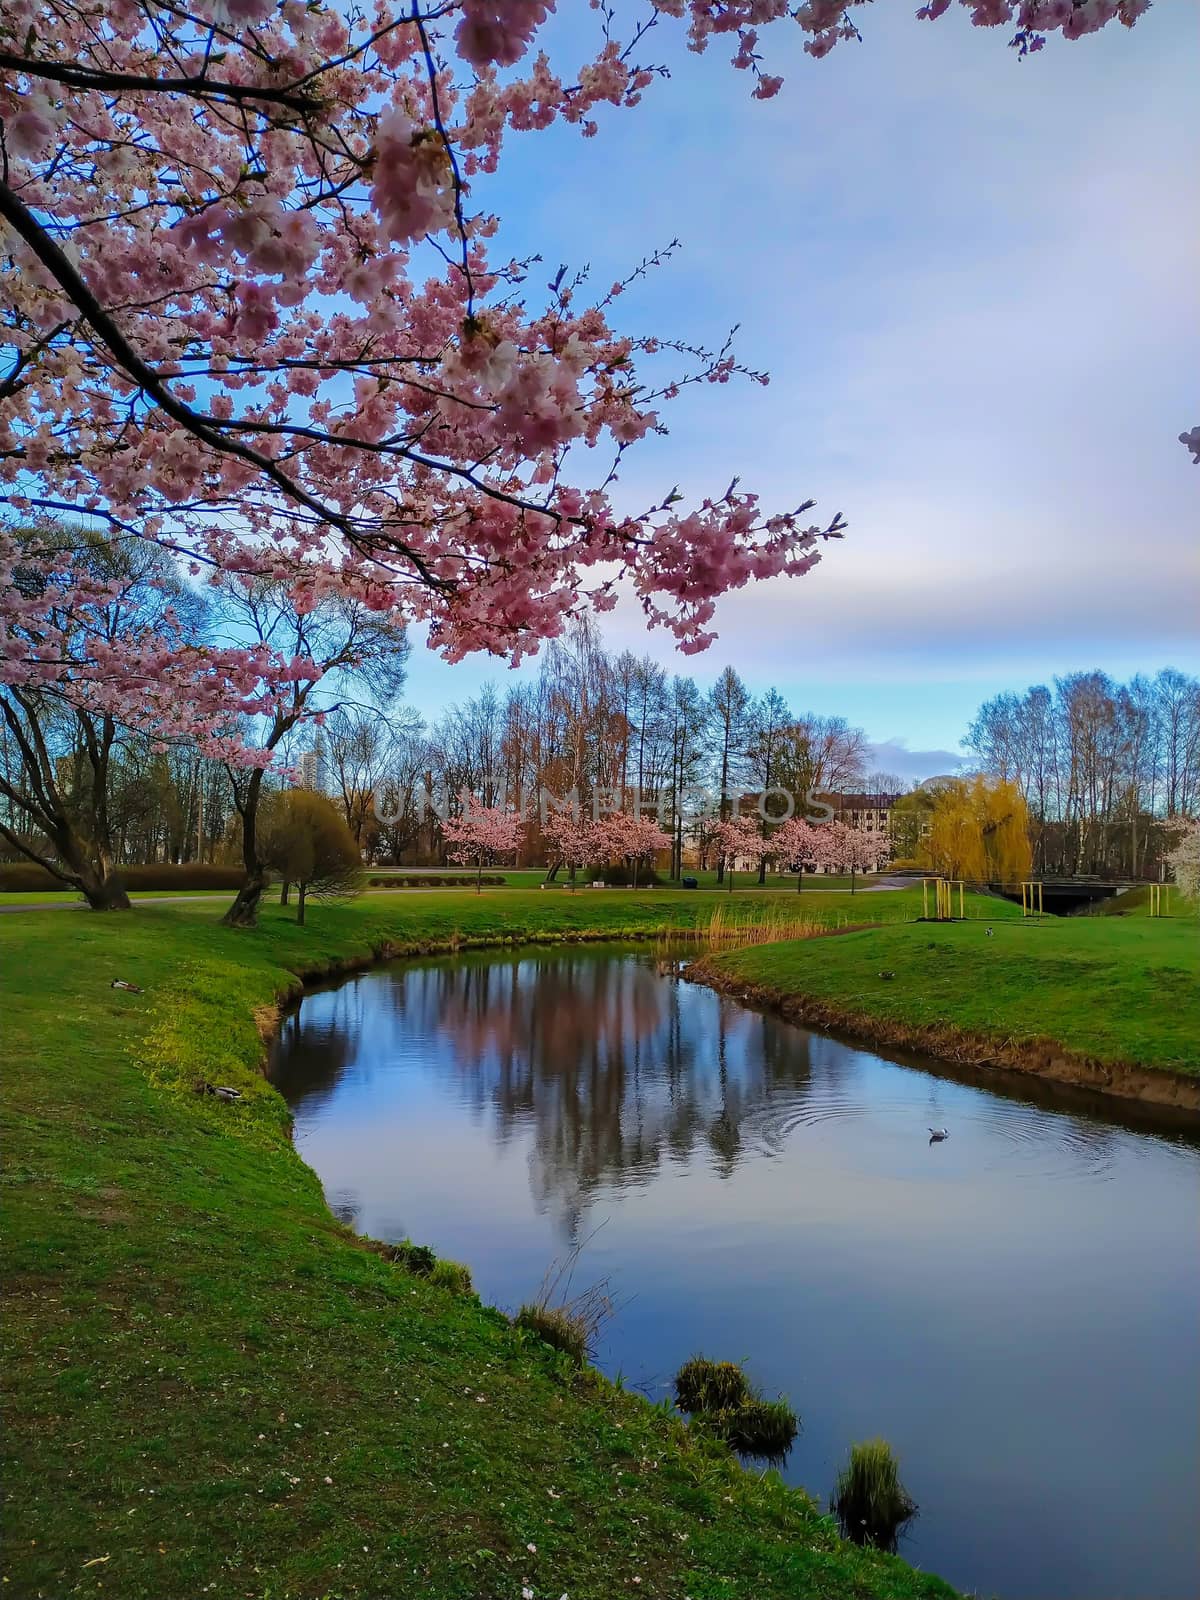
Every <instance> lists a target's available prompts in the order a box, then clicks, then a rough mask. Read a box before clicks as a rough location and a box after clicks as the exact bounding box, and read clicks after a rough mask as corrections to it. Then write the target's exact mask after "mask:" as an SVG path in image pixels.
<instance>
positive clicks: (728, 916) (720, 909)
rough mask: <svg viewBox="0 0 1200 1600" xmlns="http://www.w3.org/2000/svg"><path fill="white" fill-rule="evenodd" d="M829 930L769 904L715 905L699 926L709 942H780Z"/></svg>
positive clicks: (810, 936)
mask: <svg viewBox="0 0 1200 1600" xmlns="http://www.w3.org/2000/svg"><path fill="white" fill-rule="evenodd" d="M827 931H828V929H827V927H826V925H825V924H824V923H822V922H814V921H813V919H812V918H811V917H801V916H797V915H796V914H795V913H794V912H788V911H787V910H785V909H784V908H783V907H781V906H778V905H776V904H774V903H772V904H770V905H748V906H747V905H744V906H733V907H729V906H715V907H714V908H713V911H712V913H711V914H710V916H709V918H708V921H707V922H705V923H702V924H701V925H700V927H699V929H698V932H699V934H700V937H701V938H702V939H704V941H705V942H706V943H709V944H739V945H745V944H779V943H781V942H782V941H783V940H785V939H813V938H816V937H817V935H819V934H822V933H826V932H827Z"/></svg>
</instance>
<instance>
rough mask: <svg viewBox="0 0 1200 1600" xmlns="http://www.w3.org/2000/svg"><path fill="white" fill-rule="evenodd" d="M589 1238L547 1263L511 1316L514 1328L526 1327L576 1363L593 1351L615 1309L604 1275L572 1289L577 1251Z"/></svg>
mask: <svg viewBox="0 0 1200 1600" xmlns="http://www.w3.org/2000/svg"><path fill="white" fill-rule="evenodd" d="M591 1237H592V1236H591V1235H590V1234H589V1235H588V1238H587V1239H583V1240H581V1241H580V1242H579V1243H578V1244H577V1245H574V1246H573V1247H572V1249H571V1250H569V1251H568V1252H567V1254H566V1255H565V1256H564V1257H563V1259H562V1260H561V1261H552V1262H551V1263H550V1266H549V1267H548V1268H547V1269H546V1276H545V1277H544V1278H543V1279H542V1283H541V1287H540V1289H539V1290H538V1292H537V1295H536V1296H535V1298H534V1299H533V1300H531V1301H528V1302H527V1303H526V1304H525V1305H523V1306H522V1307H521V1309H520V1310H519V1311H518V1312H517V1315H516V1316H515V1317H514V1319H513V1321H514V1322H515V1324H516V1326H517V1327H518V1328H528V1329H529V1330H530V1331H531V1332H533V1333H536V1334H537V1335H538V1337H539V1338H540V1339H544V1340H545V1342H546V1343H547V1344H549V1345H553V1347H554V1348H555V1349H556V1350H563V1351H565V1352H566V1354H567V1355H569V1356H571V1358H572V1359H573V1360H575V1361H577V1362H579V1363H580V1364H582V1363H583V1361H584V1360H585V1358H586V1357H588V1356H591V1355H592V1354H593V1353H594V1352H595V1349H596V1341H597V1340H598V1339H599V1337H600V1330H601V1328H602V1327H603V1326H604V1324H605V1323H606V1322H607V1321H608V1320H609V1318H610V1317H612V1316H613V1315H614V1313H615V1312H616V1303H615V1302H614V1300H613V1297H612V1294H611V1292H610V1289H609V1280H608V1279H607V1278H601V1279H600V1280H599V1281H598V1282H596V1283H593V1284H589V1285H588V1287H587V1288H586V1289H583V1290H581V1291H580V1292H579V1293H573V1292H572V1284H573V1281H574V1277H575V1269H576V1268H577V1267H578V1265H579V1257H580V1254H581V1252H582V1251H583V1249H584V1247H585V1245H587V1243H588V1242H589V1240H590V1238H591Z"/></svg>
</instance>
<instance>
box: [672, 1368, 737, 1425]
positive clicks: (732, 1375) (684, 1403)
mask: <svg viewBox="0 0 1200 1600" xmlns="http://www.w3.org/2000/svg"><path fill="white" fill-rule="evenodd" d="M749 1399H750V1384H749V1382H748V1380H747V1378H746V1374H745V1373H744V1372H743V1371H742V1369H741V1367H739V1366H738V1365H737V1364H736V1363H735V1362H733V1361H705V1360H704V1359H703V1357H701V1356H695V1357H694V1358H693V1359H692V1360H691V1361H685V1362H684V1364H683V1366H681V1367H680V1369H679V1371H678V1372H677V1373H676V1374H675V1404H676V1405H677V1406H678V1407H679V1409H680V1410H681V1411H688V1412H708V1411H728V1410H730V1409H731V1408H732V1407H734V1406H739V1405H741V1404H742V1403H743V1402H744V1401H746V1400H749Z"/></svg>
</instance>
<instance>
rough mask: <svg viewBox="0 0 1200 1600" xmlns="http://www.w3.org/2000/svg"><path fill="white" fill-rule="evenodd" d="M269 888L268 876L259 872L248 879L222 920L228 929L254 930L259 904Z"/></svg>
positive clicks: (260, 869)
mask: <svg viewBox="0 0 1200 1600" xmlns="http://www.w3.org/2000/svg"><path fill="white" fill-rule="evenodd" d="M266 887H267V874H266V872H265V871H264V870H263V869H262V868H261V867H260V868H259V870H258V871H257V872H256V873H254V874H252V875H251V876H249V877H247V879H246V881H245V883H244V884H243V885H242V887H241V888H240V889H239V890H238V892H237V899H236V900H235V901H234V902H233V904H232V905H231V906H230V908H229V910H228V911H227V912H226V913H225V915H224V916H223V917H222V918H221V922H222V923H223V925H224V926H225V927H227V928H253V927H254V926H255V925H256V924H257V922H258V903H259V901H260V900H261V899H262V897H263V891H264V890H265V889H266Z"/></svg>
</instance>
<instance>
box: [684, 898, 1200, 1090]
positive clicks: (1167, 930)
mask: <svg viewBox="0 0 1200 1600" xmlns="http://www.w3.org/2000/svg"><path fill="white" fill-rule="evenodd" d="M905 892H906V893H907V892H908V891H905ZM877 898H880V899H882V898H883V896H882V895H880V896H878V897H877ZM988 925H989V926H991V928H992V931H993V937H992V938H990V939H989V938H988V937H987V935H986V932H985V930H984V928H983V927H982V926H981V925H980V924H979V922H977V921H972V922H966V923H939V924H930V923H910V924H907V925H905V926H891V927H885V928H872V929H864V930H861V931H858V932H854V933H848V934H845V935H844V936H842V937H841V938H838V939H826V940H820V941H817V942H802V941H800V942H797V941H793V942H790V943H783V944H774V945H762V946H757V947H755V948H752V949H742V950H734V951H730V952H728V953H726V954H722V955H720V956H718V957H715V958H713V965H714V966H715V968H716V969H717V971H718V972H719V973H723V974H725V975H726V976H729V977H732V978H734V979H736V980H738V981H740V982H744V983H749V984H755V985H761V986H762V987H763V988H765V989H768V990H772V991H775V992H777V993H778V994H779V995H784V996H786V995H803V996H806V997H809V998H811V999H812V1000H815V1001H817V1002H820V1003H823V1004H826V1005H828V1006H831V1007H836V1008H838V1009H840V1010H841V1011H843V1012H845V1013H846V1014H847V1015H849V1016H853V1017H857V1018H860V1019H863V1020H864V1021H865V1022H868V1023H870V1022H875V1021H884V1022H892V1021H895V1022H899V1023H903V1024H908V1025H910V1026H912V1027H915V1028H921V1029H930V1030H936V1029H938V1028H942V1027H945V1026H946V1025H947V1024H949V1025H950V1026H952V1027H956V1028H961V1029H964V1030H968V1031H970V1032H972V1033H978V1034H980V1035H982V1036H984V1037H987V1038H989V1039H995V1040H1013V1041H1016V1042H1017V1043H1020V1042H1021V1041H1026V1040H1038V1039H1051V1040H1054V1041H1057V1042H1058V1043H1060V1044H1063V1045H1065V1046H1066V1047H1067V1048H1068V1049H1069V1050H1072V1051H1075V1052H1077V1053H1079V1054H1081V1055H1085V1056H1090V1057H1094V1058H1095V1059H1096V1060H1099V1061H1102V1062H1121V1063H1135V1064H1137V1065H1139V1066H1144V1067H1151V1068H1159V1069H1162V1070H1165V1071H1170V1072H1176V1073H1185V1074H1187V1075H1189V1076H1197V1075H1200V922H1198V921H1197V919H1196V918H1195V917H1183V916H1180V917H1172V918H1153V919H1152V918H1150V917H1149V916H1147V915H1146V914H1145V913H1144V912H1143V913H1142V914H1141V915H1130V916H1128V917H1113V916H1084V917H1062V918H1056V917H1046V918H1043V919H1041V920H1037V921H1029V922H1026V921H1022V920H1021V919H1020V918H1015V919H1014V918H1012V917H1007V918H1004V919H1003V920H1002V919H1001V918H999V917H995V918H989V923H988ZM881 972H892V973H894V977H892V978H891V979H881V978H880V976H879V974H880V973H881Z"/></svg>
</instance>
